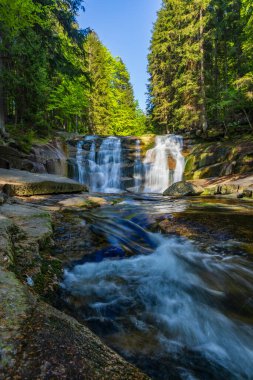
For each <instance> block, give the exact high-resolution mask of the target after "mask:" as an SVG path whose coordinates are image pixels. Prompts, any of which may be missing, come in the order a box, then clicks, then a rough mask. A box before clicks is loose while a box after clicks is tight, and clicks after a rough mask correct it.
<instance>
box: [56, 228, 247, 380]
mask: <svg viewBox="0 0 253 380" xmlns="http://www.w3.org/2000/svg"><path fill="white" fill-rule="evenodd" d="M151 235H152V234H151ZM153 237H154V241H155V242H156V243H157V239H159V242H158V248H157V249H156V250H155V251H154V253H153V254H152V255H147V256H138V257H134V258H128V259H123V260H117V261H115V260H105V261H102V262H100V263H86V264H83V265H78V266H76V267H74V268H73V270H72V271H68V270H66V271H65V277H64V287H65V288H66V289H67V290H68V291H70V292H71V294H72V295H73V296H75V297H77V299H79V297H82V299H83V300H84V303H85V302H86V303H87V304H88V305H89V308H90V310H93V312H92V314H93V316H90V317H89V320H93V322H94V323H95V324H97V323H99V322H102V323H105V325H107V324H108V323H109V322H108V321H110V320H111V321H112V323H113V325H114V329H113V332H115V331H117V334H118V335H117V334H116V337H117V339H116V341H115V342H116V343H115V344H116V345H117V344H118V343H117V342H121V343H122V342H123V344H124V345H125V350H126V352H128V350H129V352H131V353H132V354H133V355H135V354H136V353H138V352H145V353H146V354H148V355H149V356H150V357H151V358H152V356H153V355H154V352H153V349H154V346H155V347H156V348H155V350H156V351H155V352H156V353H157V352H158V353H160V354H162V355H166V353H167V354H168V355H169V358H175V360H177V359H178V358H179V357H182V358H184V357H185V356H186V355H189V352H191V353H193V354H194V355H195V356H197V357H198V356H199V358H200V359H199V360H202V361H203V360H204V363H205V361H206V362H208V363H209V365H210V366H213V368H214V369H213V370H215V368H217V366H218V367H220V368H221V369H222V371H225V372H226V374H227V375H228V374H229V375H228V377H226V376H225V375H224V373H223V374H221V375H220V379H225V378H229V379H240V380H246V379H252V378H253V343H252V342H253V329H252V326H250V325H249V324H246V323H243V322H242V321H239V320H237V318H236V317H234V318H233V317H231V316H228V315H227V313H226V312H224V309H223V307H222V305H223V303H224V302H226V295H229V294H230V291H231V288H230V287H231V283H234V284H236V287H237V292H238V295H239V294H240V292H242V293H245V290H246V289H247V292H248V293H249V294H251V293H252V291H253V286H252V283H253V281H252V280H253V272H252V270H251V269H250V268H247V267H245V266H242V265H241V264H240V262H237V259H236V258H235V259H234V258H233V257H228V258H227V259H226V260H221V259H220V258H217V259H215V258H214V257H212V256H209V255H205V254H201V253H199V252H198V251H197V250H196V249H195V248H194V247H193V246H192V245H191V244H190V243H188V242H179V241H176V240H174V239H172V238H170V239H169V238H164V237H162V236H160V237H159V236H158V235H157V234H154V235H153ZM249 302H250V301H249ZM242 307H244V305H242ZM131 332H132V335H131ZM109 339H113V334H112V337H111V338H109ZM119 344H120V343H119ZM128 344H129V347H128ZM201 358H202V359H201ZM182 360H184V359H182ZM190 367H191V362H190V361H188V363H187V364H186V367H184V368H183V367H181V369H180V366H179V367H178V371H179V372H180V370H182V373H181V374H182V378H184V379H186V378H187V379H189V378H194V379H197V378H198V379H199V377H195V376H193V377H192V372H191V371H190V369H189V371H188V368H190ZM209 370H210V367H209ZM208 373H210V372H208ZM224 376H225V377H224ZM180 378H181V377H180ZM201 378H204V377H201ZM207 378H208V379H209V378H210V377H207ZM215 378H217V377H215Z"/></svg>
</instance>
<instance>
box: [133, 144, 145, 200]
mask: <svg viewBox="0 0 253 380" xmlns="http://www.w3.org/2000/svg"><path fill="white" fill-rule="evenodd" d="M135 155H136V156H135V161H134V190H135V192H136V193H138V192H139V191H140V190H141V185H142V169H143V165H142V161H141V146H140V140H136V143H135Z"/></svg>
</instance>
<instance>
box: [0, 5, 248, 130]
mask: <svg viewBox="0 0 253 380" xmlns="http://www.w3.org/2000/svg"><path fill="white" fill-rule="evenodd" d="M81 10H82V11H85V10H84V8H83V2H82V0H12V1H9V0H0V109H1V112H0V125H1V127H2V128H3V126H4V125H6V126H7V128H8V126H12V127H13V126H14V127H15V129H16V130H21V131H23V132H26V133H29V132H31V131H34V132H36V133H39V134H41V135H47V134H48V133H51V132H52V131H55V130H66V131H70V132H80V133H89V134H101V135H111V134H115V135H141V134H143V133H146V132H147V131H152V132H154V133H166V132H175V131H181V133H183V132H184V131H192V130H193V131H196V132H198V133H204V134H205V133H206V132H207V131H208V130H209V129H210V128H217V129H221V130H223V131H224V133H227V132H228V131H229V130H233V128H237V127H239V126H241V125H242V126H244V127H245V126H246V128H249V129H252V128H253V4H252V2H251V0H204V1H200V0H194V1H189V0H163V2H162V7H161V9H160V11H159V12H158V15H157V21H156V23H155V25H154V28H153V32H152V39H151V43H150V52H149V56H148V72H149V76H150V78H149V83H148V90H147V92H148V100H147V112H146V114H145V113H144V112H143V111H142V110H141V109H140V107H139V105H138V102H137V101H136V100H135V97H134V93H133V87H132V84H131V81H130V75H129V73H128V70H127V68H126V66H125V64H124V62H123V61H122V59H121V58H120V57H113V56H112V54H111V53H110V51H109V50H108V49H107V48H106V47H105V46H104V45H103V44H102V42H101V41H100V39H99V36H98V35H97V34H96V32H95V31H93V30H91V29H89V28H88V26H87V28H86V29H85V30H81V29H80V28H79V25H78V22H77V16H78V12H79V11H81Z"/></svg>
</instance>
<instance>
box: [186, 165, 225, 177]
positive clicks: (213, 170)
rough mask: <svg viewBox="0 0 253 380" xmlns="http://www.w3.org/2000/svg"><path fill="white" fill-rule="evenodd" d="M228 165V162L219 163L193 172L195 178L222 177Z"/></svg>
mask: <svg viewBox="0 0 253 380" xmlns="http://www.w3.org/2000/svg"><path fill="white" fill-rule="evenodd" d="M226 167H227V163H226V162H222V163H219V164H215V165H211V166H205V167H203V168H201V169H199V170H196V171H195V172H194V174H193V179H202V178H212V177H220V176H221V175H222V173H223V172H224V171H225V169H226Z"/></svg>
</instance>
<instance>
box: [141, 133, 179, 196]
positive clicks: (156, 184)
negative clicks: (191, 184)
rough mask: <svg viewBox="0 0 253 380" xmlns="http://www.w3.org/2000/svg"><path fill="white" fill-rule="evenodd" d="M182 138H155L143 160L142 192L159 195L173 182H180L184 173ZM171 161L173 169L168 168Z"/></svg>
mask: <svg viewBox="0 0 253 380" xmlns="http://www.w3.org/2000/svg"><path fill="white" fill-rule="evenodd" d="M182 148H183V138H182V137H181V136H175V135H166V136H157V137H156V144H155V147H154V148H153V149H149V150H148V151H147V153H146V157H145V159H144V162H143V163H144V167H145V184H144V192H146V193H161V192H163V191H164V190H166V189H167V188H168V187H169V186H170V185H172V184H173V183H175V182H178V181H181V180H182V177H183V172H184V157H183V155H182ZM169 160H172V161H173V164H174V168H173V169H170V168H169V163H168V161H169Z"/></svg>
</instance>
